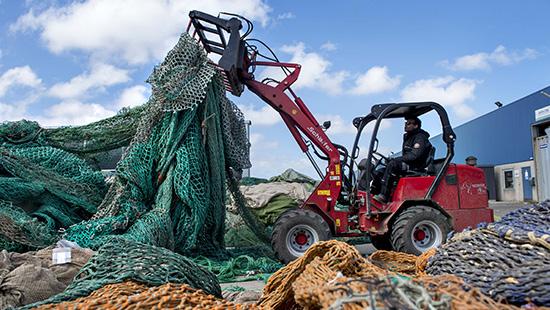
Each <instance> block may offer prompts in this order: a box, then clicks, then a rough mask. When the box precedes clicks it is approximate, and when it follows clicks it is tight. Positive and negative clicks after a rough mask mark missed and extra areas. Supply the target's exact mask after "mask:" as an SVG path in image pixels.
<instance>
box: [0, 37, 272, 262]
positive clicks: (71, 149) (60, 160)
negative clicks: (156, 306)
mask: <svg viewBox="0 0 550 310" xmlns="http://www.w3.org/2000/svg"><path fill="white" fill-rule="evenodd" d="M147 81H148V82H149V83H150V84H151V86H152V96H151V98H150V99H149V100H148V102H147V103H146V104H144V105H143V106H140V107H137V108H133V109H127V110H123V111H121V112H120V113H119V114H118V115H116V116H114V117H112V118H109V119H106V120H102V121H99V122H96V123H93V124H90V125H86V126H81V127H62V128H56V129H43V128H41V127H40V126H39V125H38V124H37V123H36V122H31V121H20V122H6V123H3V124H2V125H1V126H0V142H1V147H0V154H1V157H0V176H1V177H0V199H1V200H3V201H5V203H4V202H3V203H2V206H4V205H9V206H10V208H4V207H2V211H0V219H2V218H3V219H5V221H6V222H9V225H7V226H6V227H9V229H8V228H6V229H0V233H1V238H0V242H2V243H3V244H5V245H6V247H8V246H9V249H10V250H25V249H28V248H32V247H35V248H38V247H41V246H43V245H47V244H49V243H51V241H52V239H55V238H56V237H57V234H56V232H57V230H58V229H60V228H61V229H66V231H65V232H64V235H63V236H64V237H65V238H66V239H68V240H71V241H75V242H77V243H78V244H79V245H80V246H83V247H89V248H92V249H97V248H99V247H100V246H101V245H103V244H104V243H105V242H106V241H107V240H109V238H110V237H111V236H113V235H117V236H120V237H121V238H125V239H127V240H132V241H137V242H142V243H147V244H150V245H155V246H161V247H165V248H167V249H170V250H174V251H176V252H178V253H182V254H186V255H192V256H196V255H205V256H208V257H211V258H227V257H228V256H229V255H228V253H227V252H226V251H225V247H224V219H225V201H226V190H225V189H226V180H229V182H228V184H229V188H230V189H232V190H231V191H230V192H231V193H232V194H234V195H238V188H237V187H236V185H235V184H236V179H234V178H233V177H231V176H232V172H237V173H238V172H239V171H241V170H242V169H244V168H248V167H250V162H249V156H248V150H249V147H248V146H249V145H248V140H247V139H246V130H245V123H244V116H243V114H242V113H241V112H240V111H239V109H238V108H237V106H236V105H235V104H233V103H232V102H231V101H229V100H228V99H227V98H226V97H225V90H224V86H223V81H222V79H221V77H220V76H219V74H218V73H217V70H216V69H215V68H214V67H213V66H212V64H211V63H210V62H209V60H208V58H207V56H206V54H205V52H204V50H203V49H202V48H201V47H200V46H199V44H197V42H196V41H195V40H194V39H193V38H191V37H190V36H189V35H188V34H186V33H185V34H182V36H181V37H180V39H179V41H178V43H177V44H176V46H175V47H174V48H173V49H172V50H171V51H170V52H169V53H168V55H167V56H166V58H165V59H164V61H163V62H162V63H161V64H159V65H158V66H156V67H155V68H154V70H153V72H152V74H151V75H150V77H149V78H148V80H147ZM122 146H127V147H126V148H125V150H124V153H123V155H122V159H121V160H120V161H119V162H118V164H117V167H116V174H115V176H114V177H113V178H112V180H111V182H110V184H109V186H107V185H106V183H105V181H104V178H103V176H102V174H101V172H100V171H99V170H97V169H94V168H96V167H95V166H94V165H95V163H96V161H97V158H98V156H100V155H98V154H101V153H102V152H103V153H104V152H106V151H111V150H115V149H118V148H120V147H122ZM237 200H238V197H237ZM244 203H245V202H244V201H243V202H241V206H240V208H239V210H240V211H241V213H242V214H241V216H242V217H243V218H244V219H245V222H246V223H247V224H248V225H249V226H250V227H251V228H252V229H253V231H255V232H256V233H257V234H258V235H263V234H264V228H263V227H261V226H259V225H258V224H257V221H256V220H255V218H254V215H253V214H251V213H250V212H248V213H247V210H246V207H245V205H244ZM18 208H19V209H18ZM20 210H23V211H22V212H19V211H20ZM33 219H37V220H36V221H34V220H33ZM10 220H11V222H10ZM24 223H32V225H30V226H29V227H28V229H26V230H25V229H23V227H21V226H22V225H23V224H24ZM8 230H9V231H8ZM32 230H36V232H34V231H32ZM38 231H40V233H38ZM25 234H26V236H25V238H22V237H21V235H25ZM17 236H19V237H17ZM40 236H41V237H40ZM37 238H38V239H37ZM40 238H42V239H40ZM23 239H25V240H23Z"/></svg>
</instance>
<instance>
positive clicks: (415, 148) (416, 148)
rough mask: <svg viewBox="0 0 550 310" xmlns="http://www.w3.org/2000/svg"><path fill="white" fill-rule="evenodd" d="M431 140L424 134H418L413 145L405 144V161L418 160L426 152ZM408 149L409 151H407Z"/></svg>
mask: <svg viewBox="0 0 550 310" xmlns="http://www.w3.org/2000/svg"><path fill="white" fill-rule="evenodd" d="M428 143H429V141H428V139H427V138H426V137H425V136H424V135H417V136H416V137H415V138H414V140H413V143H412V146H405V147H404V148H405V149H406V150H405V149H404V150H403V161H404V162H406V163H411V162H414V161H415V160H417V159H418V158H419V157H421V156H422V154H424V152H425V151H426V147H427V145H428ZM405 151H407V152H405Z"/></svg>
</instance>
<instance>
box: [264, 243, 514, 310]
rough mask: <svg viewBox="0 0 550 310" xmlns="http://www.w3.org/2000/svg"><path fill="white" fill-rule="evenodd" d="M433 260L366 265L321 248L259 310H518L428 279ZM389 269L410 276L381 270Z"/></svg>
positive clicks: (408, 258) (447, 279) (345, 249)
mask: <svg viewBox="0 0 550 310" xmlns="http://www.w3.org/2000/svg"><path fill="white" fill-rule="evenodd" d="M431 254H433V252H432V253H431ZM428 257H429V255H426V256H420V257H418V258H417V257H416V256H414V255H409V254H403V253H396V252H389V251H384V252H375V253H374V254H373V255H372V256H371V257H370V258H369V259H367V258H364V257H362V256H361V254H360V253H359V252H358V251H357V250H356V249H355V248H354V247H352V246H350V245H348V244H346V243H344V242H340V241H335V240H331V241H325V242H319V243H316V244H314V245H313V246H312V247H311V248H310V249H308V251H307V252H306V253H305V254H304V256H302V257H300V258H298V259H296V260H295V261H293V262H291V263H289V264H288V265H287V266H285V267H283V268H281V269H280V270H279V271H277V272H276V273H274V274H273V275H272V276H271V277H270V279H269V281H268V282H267V284H266V286H265V288H264V291H263V296H262V298H261V299H260V301H259V302H258V305H259V306H261V307H264V308H266V309H302V308H304V309H515V307H514V306H509V305H505V304H501V303H497V302H496V301H494V300H493V299H491V298H490V297H488V296H485V295H483V294H482V293H481V292H480V291H479V290H478V289H477V288H475V287H472V286H470V285H467V284H465V283H464V282H463V281H462V280H461V279H460V278H458V277H456V276H452V275H442V276H427V275H425V274H424V273H423V272H422V269H423V268H424V266H425V263H426V261H427V258H428ZM375 263H376V264H375ZM384 264H385V265H386V266H389V265H390V264H391V265H392V266H393V268H394V269H395V270H403V271H406V272H407V273H408V274H404V273H399V272H393V271H390V270H386V269H383V268H381V267H378V266H377V265H384ZM413 270H414V272H413Z"/></svg>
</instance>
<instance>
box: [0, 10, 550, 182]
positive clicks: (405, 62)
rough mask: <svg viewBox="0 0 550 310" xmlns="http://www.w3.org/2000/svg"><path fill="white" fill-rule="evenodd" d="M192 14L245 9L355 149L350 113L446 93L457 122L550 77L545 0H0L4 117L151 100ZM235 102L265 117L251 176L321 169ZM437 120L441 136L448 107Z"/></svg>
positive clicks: (63, 114)
mask: <svg viewBox="0 0 550 310" xmlns="http://www.w3.org/2000/svg"><path fill="white" fill-rule="evenodd" d="M194 2H196V3H194ZM192 9H198V10H203V11H206V12H209V13H213V14H216V13H217V12H219V11H228V12H234V13H238V14H241V15H243V16H246V17H248V18H250V19H251V20H252V21H253V22H254V24H255V28H254V32H253V33H252V35H251V37H255V38H258V39H261V40H263V41H264V42H266V43H267V44H268V45H270V46H271V47H272V48H273V49H274V50H275V51H276V53H277V54H278V56H279V58H280V59H281V60H283V61H291V62H298V63H301V64H302V65H303V71H302V74H301V77H300V79H299V80H298V82H297V84H296V87H295V88H294V89H295V90H296V92H297V93H298V94H299V96H300V97H302V99H303V100H304V101H305V102H306V104H307V105H308V106H309V108H310V109H311V110H312V111H313V113H314V114H315V115H316V116H317V117H318V120H319V122H323V121H324V120H331V121H332V124H333V125H332V128H330V129H329V130H328V134H329V136H330V137H331V138H332V139H333V140H334V142H336V143H339V144H343V145H347V146H351V143H352V140H353V137H354V132H353V127H352V126H351V120H352V119H353V118H354V117H355V116H359V115H365V114H367V113H368V112H369V111H370V107H371V106H372V105H373V104H375V103H382V102H400V101H418V100H432V101H438V102H440V103H441V104H443V105H444V106H445V107H446V108H447V110H448V113H449V115H450V119H451V122H452V124H453V125H454V126H456V125H460V124H462V123H464V122H466V121H469V120H471V119H473V118H475V117H477V116H480V115H483V114H485V113H487V112H489V111H492V110H493V109H495V108H496V106H495V105H494V102H495V101H500V102H502V103H503V104H508V103H510V102H512V101H514V100H517V99H519V98H521V97H523V96H526V95H528V94H530V93H532V92H534V91H536V90H538V89H541V88H543V87H546V86H548V85H550V37H549V29H550V18H549V15H548V14H549V12H550V2H548V1H542V0H539V1H453V2H450V1H446V2H445V1H325V2H323V1H262V0H234V1H227V0H202V1H200V3H199V2H198V1H169V0H165V1H146V0H142V1H139V0H87V1H48V0H46V1H34V0H27V1H15V0H0V121H6V120H18V119H22V118H26V119H32V120H37V121H38V122H40V123H41V124H42V125H43V126H60V125H79V124H85V123H89V122H92V121H95V120H98V119H102V118H105V117H109V116H111V115H113V114H114V113H116V112H117V111H118V110H119V109H120V108H122V107H125V106H135V105H138V104H141V103H143V102H145V101H146V99H147V98H148V96H149V95H150V87H149V85H147V84H146V83H145V82H144V81H145V80H146V78H147V77H148V75H149V74H150V72H151V70H152V68H153V66H154V65H155V64H158V63H159V62H160V61H161V60H162V59H163V58H164V55H165V54H166V52H167V51H168V50H169V49H170V48H171V47H172V46H173V45H174V44H175V42H176V41H177V37H178V35H179V33H181V32H182V31H184V30H185V27H186V25H187V21H188V20H187V17H186V16H187V13H188V11H189V10H192ZM262 74H263V75H266V74H272V73H270V72H260V75H262ZM230 97H231V96H230ZM232 99H233V100H234V101H235V102H236V103H237V104H238V105H239V106H240V107H241V109H242V110H243V111H244V113H245V115H246V116H247V117H248V118H249V119H251V120H252V123H253V125H252V128H251V137H252V139H251V140H252V154H251V157H252V163H253V168H252V175H254V176H261V177H269V176H273V175H275V174H279V173H281V172H282V171H283V170H285V169H286V168H289V167H292V168H294V169H297V170H299V171H302V172H305V173H306V174H309V175H312V176H314V175H315V173H314V170H313V169H312V168H311V165H310V164H309V162H308V161H307V159H306V157H305V156H304V155H303V154H302V153H301V151H300V150H299V148H298V146H297V145H296V144H295V142H294V141H293V140H292V137H291V135H290V134H289V133H288V130H287V129H286V127H285V126H284V125H283V124H282V122H281V121H280V119H279V117H278V115H277V114H276V113H274V112H273V111H271V110H270V109H269V107H267V105H266V104H265V103H263V102H262V101H261V100H260V99H259V98H257V97H255V96H254V95H252V94H251V93H250V92H248V93H246V94H245V95H243V96H242V97H240V98H234V97H233V98H232ZM402 125H403V124H402V121H400V120H399V121H397V120H395V121H391V122H387V123H386V124H384V126H383V130H382V132H381V133H380V134H381V139H380V140H381V150H383V152H385V153H389V152H390V151H392V150H393V151H398V150H399V148H400V144H401V139H402V131H403V128H402V127H403V126H402ZM424 127H425V129H427V130H428V131H429V132H431V133H432V134H433V135H435V134H437V133H439V132H440V129H439V126H438V124H437V122H436V119H435V116H426V118H425V119H424ZM366 138H367V137H363V140H362V142H361V144H360V145H361V146H363V149H364V148H365V147H364V146H365V145H367V139H366ZM457 143H460V137H458V141H457ZM322 166H323V164H322V163H321V167H322Z"/></svg>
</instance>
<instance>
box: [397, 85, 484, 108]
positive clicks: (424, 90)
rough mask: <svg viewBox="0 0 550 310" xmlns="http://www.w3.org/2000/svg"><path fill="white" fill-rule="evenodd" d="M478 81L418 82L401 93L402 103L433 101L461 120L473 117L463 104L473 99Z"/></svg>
mask: <svg viewBox="0 0 550 310" xmlns="http://www.w3.org/2000/svg"><path fill="white" fill-rule="evenodd" d="M479 83H480V82H479V81H475V80H469V79H464V78H461V79H456V78H454V77H451V76H447V77H439V78H434V79H426V80H418V81H415V82H413V83H411V84H409V85H407V86H406V87H405V88H404V89H403V90H402V91H401V98H402V100H403V101H435V102H438V103H440V104H442V105H444V106H446V107H450V108H452V109H453V111H454V112H455V113H456V114H457V115H458V116H459V117H461V118H466V117H470V116H473V115H474V111H473V110H472V108H471V107H469V106H468V105H467V104H466V103H465V102H466V101H469V100H472V99H474V98H475V96H474V92H475V89H476V86H477V84H479Z"/></svg>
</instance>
